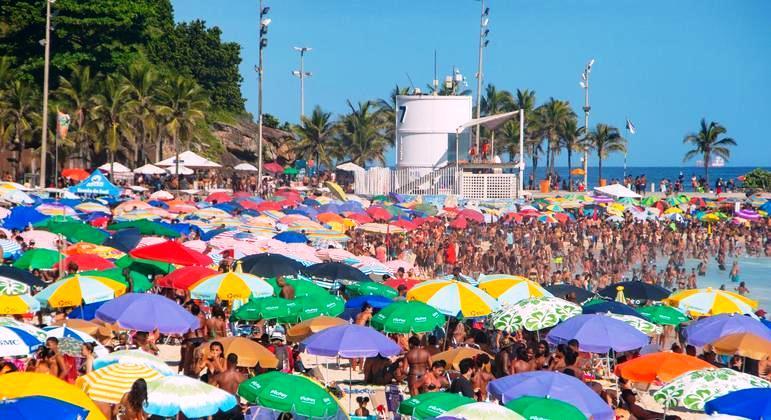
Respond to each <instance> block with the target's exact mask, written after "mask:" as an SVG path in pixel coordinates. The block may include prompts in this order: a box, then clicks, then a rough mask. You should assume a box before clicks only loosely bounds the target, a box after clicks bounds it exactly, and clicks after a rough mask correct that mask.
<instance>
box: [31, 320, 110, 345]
mask: <svg viewBox="0 0 771 420" xmlns="http://www.w3.org/2000/svg"><path fill="white" fill-rule="evenodd" d="M53 325H56V326H63V327H67V329H68V330H77V331H79V332H81V333H85V334H87V335H88V336H102V337H112V333H113V332H114V329H113V328H112V327H110V326H107V325H101V324H97V323H95V322H92V321H86V320H83V319H71V318H68V319H63V320H59V321H54V323H53ZM63 335H64V334H63ZM46 336H47V334H46ZM92 340H93V339H92ZM84 341H85V340H84ZM94 341H95V340H94Z"/></svg>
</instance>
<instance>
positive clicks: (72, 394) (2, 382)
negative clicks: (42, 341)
mask: <svg viewBox="0 0 771 420" xmlns="http://www.w3.org/2000/svg"><path fill="white" fill-rule="evenodd" d="M35 395H39V396H43V397H50V398H54V399H57V400H60V401H64V402H68V403H70V404H74V405H77V406H78V407H83V408H85V409H86V410H88V417H86V418H87V419H88V420H107V418H106V417H105V416H104V414H102V411H101V410H99V407H97V406H96V404H94V401H93V400H91V398H89V397H88V395H86V393H85V392H83V391H81V390H80V389H78V387H76V386H75V385H70V384H68V383H67V382H64V381H63V380H61V379H59V378H57V377H55V376H53V375H49V374H47V373H32V372H13V373H6V374H4V375H0V398H20V397H30V396H35ZM51 418H52V419H55V418H56V413H51Z"/></svg>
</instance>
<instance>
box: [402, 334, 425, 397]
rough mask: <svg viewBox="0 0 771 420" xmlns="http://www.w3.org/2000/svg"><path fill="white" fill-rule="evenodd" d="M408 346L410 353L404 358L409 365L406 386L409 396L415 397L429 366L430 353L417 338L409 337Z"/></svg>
mask: <svg viewBox="0 0 771 420" xmlns="http://www.w3.org/2000/svg"><path fill="white" fill-rule="evenodd" d="M409 344H410V351H408V352H407V355H406V356H405V357H406V358H407V363H408V364H409V373H408V375H407V386H408V387H409V388H410V395H413V396H415V395H418V394H419V393H420V392H419V391H420V385H421V384H422V383H423V377H424V376H425V375H426V373H427V372H428V368H429V366H431V353H429V352H428V350H426V349H425V348H424V347H423V345H422V344H421V343H420V339H419V338H418V337H415V336H412V337H410V340H409Z"/></svg>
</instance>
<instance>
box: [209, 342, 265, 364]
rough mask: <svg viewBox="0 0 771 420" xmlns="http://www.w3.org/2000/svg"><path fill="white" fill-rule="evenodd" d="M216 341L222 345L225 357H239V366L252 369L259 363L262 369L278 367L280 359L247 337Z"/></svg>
mask: <svg viewBox="0 0 771 420" xmlns="http://www.w3.org/2000/svg"><path fill="white" fill-rule="evenodd" d="M214 341H218V342H219V343H220V344H222V347H223V348H224V350H225V351H224V352H223V355H224V356H227V355H228V354H230V353H235V354H236V355H238V366H241V367H250V368H251V367H254V366H255V365H256V364H258V363H259V364H260V367H261V368H264V369H272V368H275V367H276V366H278V358H276V355H275V354H273V353H271V351H270V350H268V349H266V348H265V347H263V346H261V345H260V344H259V343H257V342H256V341H252V340H250V339H248V338H245V337H225V338H218V339H216V340H214ZM207 349H208V346H207Z"/></svg>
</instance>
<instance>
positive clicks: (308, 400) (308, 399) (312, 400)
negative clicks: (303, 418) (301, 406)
mask: <svg viewBox="0 0 771 420" xmlns="http://www.w3.org/2000/svg"><path fill="white" fill-rule="evenodd" d="M300 401H301V402H304V403H308V404H316V399H315V398H311V397H306V396H305V395H302V396H300Z"/></svg>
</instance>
